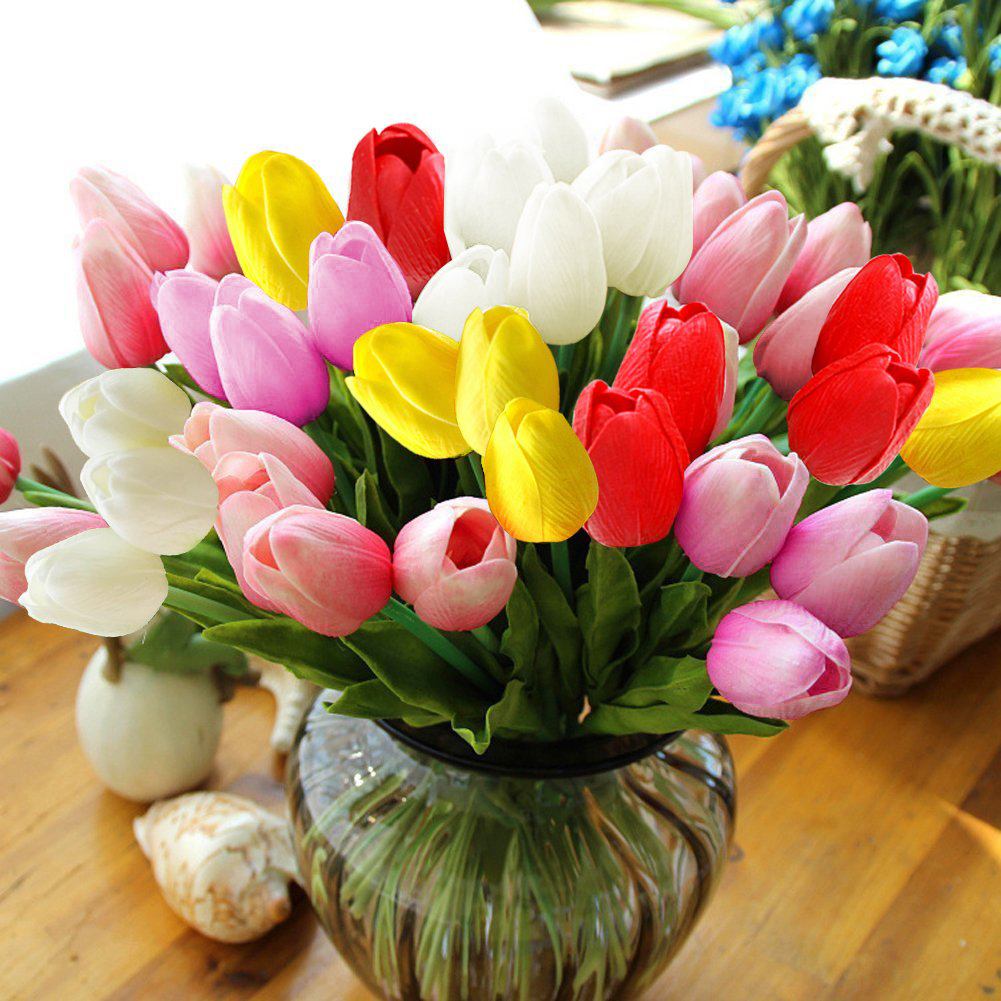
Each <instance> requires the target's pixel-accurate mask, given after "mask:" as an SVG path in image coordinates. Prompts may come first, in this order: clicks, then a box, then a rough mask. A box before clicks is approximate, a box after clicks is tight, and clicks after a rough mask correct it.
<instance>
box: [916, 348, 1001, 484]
mask: <svg viewBox="0 0 1001 1001" xmlns="http://www.w3.org/2000/svg"><path fill="white" fill-rule="evenodd" d="M900 454H901V456H902V457H903V459H904V461H905V462H906V463H907V465H908V466H910V467H911V469H913V470H914V472H916V473H917V474H918V475H919V476H922V477H924V479H926V480H927V481H928V482H929V483H932V484H934V485H935V486H937V487H965V486H968V485H969V484H971V483H979V482H980V481H981V480H985V479H987V477H988V476H993V475H994V474H995V473H997V472H998V471H1001V371H997V370H996V369H993V368H954V369H950V370H948V371H946V372H936V373H935V395H934V396H932V400H931V405H930V406H929V407H928V409H927V410H926V411H925V412H924V414H923V415H922V417H921V420H920V421H919V422H918V426H917V427H916V428H915V429H914V431H913V432H912V434H911V436H910V438H908V439H907V443H906V444H905V445H904V447H903V449H902V450H901V453H900Z"/></svg>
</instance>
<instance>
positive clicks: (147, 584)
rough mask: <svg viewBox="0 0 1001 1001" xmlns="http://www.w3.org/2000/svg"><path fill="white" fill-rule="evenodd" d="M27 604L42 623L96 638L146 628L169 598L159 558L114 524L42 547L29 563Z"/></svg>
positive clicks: (24, 597) (26, 567)
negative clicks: (132, 541)
mask: <svg viewBox="0 0 1001 1001" xmlns="http://www.w3.org/2000/svg"><path fill="white" fill-rule="evenodd" d="M24 575H25V577H26V579H27V582H28V588H27V590H26V591H25V592H24V594H22V595H21V599H20V601H21V604H22V605H23V606H24V607H25V608H26V609H27V610H28V614H29V615H30V616H31V617H32V618H33V619H36V620H37V621H38V622H52V623H54V624H55V625H57V626H65V627H66V628H67V629H75V630H76V631H77V632H81V633H90V634H91V635H94V636H125V635H127V634H128V633H134V632H136V631H137V630H139V629H142V627H143V626H144V625H146V623H147V622H149V620H150V619H152V618H153V616H154V615H156V613H157V612H158V611H159V609H160V606H161V605H162V604H163V602H164V601H165V599H166V597H167V575H166V573H165V572H164V569H163V564H162V563H161V562H160V558H159V557H158V556H154V555H153V554H152V553H148V552H145V551H144V550H142V549H136V547H135V546H132V545H130V544H129V543H128V542H126V541H125V540H124V539H122V538H120V537H119V536H118V535H116V534H115V532H114V531H113V530H112V529H110V528H93V529H90V530H89V531H85V532H80V533H79V534H77V535H73V536H71V537H70V538H68V539H63V541H62V542H57V543H56V544H55V545H52V546H48V547H46V548H45V549H40V550H39V551H38V552H36V553H35V554H34V555H33V556H30V557H29V558H28V562H27V563H25V565H24Z"/></svg>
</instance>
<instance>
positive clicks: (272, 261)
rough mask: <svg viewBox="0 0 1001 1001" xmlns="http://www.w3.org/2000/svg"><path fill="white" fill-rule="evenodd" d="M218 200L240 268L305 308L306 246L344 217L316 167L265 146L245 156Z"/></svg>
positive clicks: (286, 302)
mask: <svg viewBox="0 0 1001 1001" xmlns="http://www.w3.org/2000/svg"><path fill="white" fill-rule="evenodd" d="M222 199H223V208H224V210H225V212H226V225H227V227H228V228H229V235H230V237H231V238H232V241H233V248H234V249H235V250H236V256H237V259H238V260H239V262H240V266H241V267H242V268H243V273H244V274H245V275H246V276H247V278H249V279H250V280H251V281H252V282H253V283H254V284H255V285H259V286H260V287H261V288H262V289H264V291H265V292H267V294H268V295H269V296H271V298H272V299H275V300H276V301H277V302H280V303H281V304H282V305H283V306H288V308H289V309H305V308H306V283H307V281H308V278H309V248H310V245H311V244H312V242H313V241H314V240H315V239H316V238H317V237H318V236H319V235H320V234H321V233H336V232H337V230H339V229H340V228H341V225H342V224H343V222H344V216H343V215H342V214H341V210H340V208H339V207H338V205H337V202H335V201H334V199H333V198H332V197H331V196H330V192H329V191H327V189H326V187H325V185H324V183H323V181H322V180H321V179H320V177H319V175H318V174H317V173H316V171H315V170H313V168H312V167H310V165H309V164H308V163H305V162H304V161H302V160H300V159H298V158H297V157H294V156H289V154H288V153H275V152H272V151H271V150H264V151H263V152H261V153H255V154H254V155H253V156H252V157H251V158H250V159H249V160H247V162H246V163H245V164H244V165H243V168H242V169H241V171H240V174H239V176H238V177H237V179H236V184H235V185H232V186H227V187H225V188H224V189H223V194H222Z"/></svg>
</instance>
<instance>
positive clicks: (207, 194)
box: [184, 167, 240, 279]
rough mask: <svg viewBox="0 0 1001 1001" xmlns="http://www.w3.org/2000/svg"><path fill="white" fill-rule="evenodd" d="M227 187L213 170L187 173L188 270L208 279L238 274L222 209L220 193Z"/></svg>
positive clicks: (205, 168)
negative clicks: (189, 245)
mask: <svg viewBox="0 0 1001 1001" xmlns="http://www.w3.org/2000/svg"><path fill="white" fill-rule="evenodd" d="M227 184H229V181H227V180H226V178H225V177H224V176H223V175H222V174H220V173H219V171H218V170H216V169H215V167H189V168H188V170H187V185H188V208H187V214H186V215H185V218H184V222H185V228H186V229H187V231H188V239H189V240H190V242H191V260H190V261H189V262H188V267H189V268H191V269H192V270H193V271H200V272H201V273H202V274H204V275H208V277H209V278H216V279H219V278H224V277H225V276H226V275H231V274H240V262H239V261H238V260H237V259H236V251H235V250H234V249H233V241H232V240H231V239H230V236H229V229H228V227H227V226H226V215H225V212H224V211H223V207H222V189H223V188H224V187H225V186H226V185H227Z"/></svg>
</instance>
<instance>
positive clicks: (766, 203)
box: [676, 182, 806, 344]
mask: <svg viewBox="0 0 1001 1001" xmlns="http://www.w3.org/2000/svg"><path fill="white" fill-rule="evenodd" d="M707 183H708V182H707ZM805 239H806V221H805V220H804V218H803V217H802V216H797V217H796V218H795V219H791V220H790V219H789V210H788V208H787V206H786V201H785V199H784V198H783V197H782V195H780V194H779V193H778V192H777V191H766V192H765V193H764V194H763V195H758V197H757V198H752V199H751V200H750V201H749V202H748V203H747V204H746V205H744V206H743V207H742V208H739V209H738V210H737V211H736V212H734V213H733V214H732V215H729V216H727V217H726V218H725V219H724V220H723V222H721V223H720V224H719V225H718V226H717V227H716V228H715V229H714V230H713V232H712V233H711V234H710V235H709V236H708V237H707V238H706V241H705V243H703V244H702V246H701V247H700V248H699V249H698V251H697V252H696V253H695V255H694V257H692V261H691V263H690V264H689V265H688V267H687V268H686V269H685V273H684V274H683V275H682V276H681V279H680V280H679V282H678V284H677V287H676V294H677V296H678V299H679V301H681V302H683V303H688V302H702V303H705V305H706V306H708V307H709V309H711V310H712V311H713V312H714V313H715V314H716V315H717V316H718V317H719V318H720V319H721V320H723V321H724V322H725V323H729V324H730V326H732V327H735V328H736V330H737V333H738V334H739V335H740V341H741V343H742V344H743V343H745V342H746V341H749V340H750V339H751V338H752V337H754V336H755V335H756V334H758V333H760V331H761V328H762V327H764V325H765V323H766V322H767V320H768V318H769V317H770V316H771V315H772V313H773V312H774V310H775V303H776V302H777V301H778V298H779V294H780V293H781V291H782V287H783V286H784V285H785V282H786V279H787V278H788V277H789V272H790V271H791V270H792V266H793V264H794V263H795V260H796V258H797V257H798V256H799V252H800V250H801V249H802V247H803V241H804V240H805Z"/></svg>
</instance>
